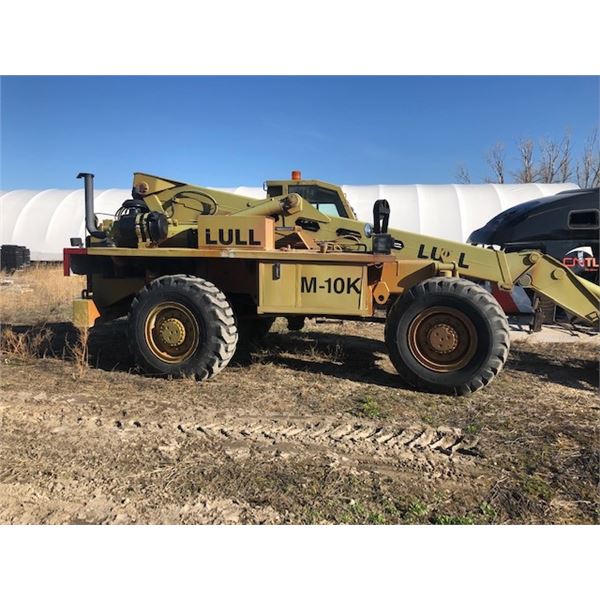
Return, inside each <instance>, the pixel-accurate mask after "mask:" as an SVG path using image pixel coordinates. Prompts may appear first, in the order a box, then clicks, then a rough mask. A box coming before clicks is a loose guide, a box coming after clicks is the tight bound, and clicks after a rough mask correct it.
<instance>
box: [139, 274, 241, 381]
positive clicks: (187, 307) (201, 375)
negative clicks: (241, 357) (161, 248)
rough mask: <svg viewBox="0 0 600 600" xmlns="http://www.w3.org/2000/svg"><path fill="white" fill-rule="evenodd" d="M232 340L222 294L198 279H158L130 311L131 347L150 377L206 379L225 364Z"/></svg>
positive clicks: (228, 310)
mask: <svg viewBox="0 0 600 600" xmlns="http://www.w3.org/2000/svg"><path fill="white" fill-rule="evenodd" d="M237 338H238V335H237V328H236V325H235V318H234V315H233V310H232V309H231V306H230V304H229V302H228V301H227V299H226V298H225V295H224V294H223V292H221V291H220V290H219V289H218V288H217V287H215V286H214V285H213V284H212V283H210V282H209V281H205V280H204V279H200V278H199V277H190V276H186V275H166V276H164V277H159V278H158V279H155V280H154V281H152V282H151V283H149V284H148V285H147V286H146V287H144V288H143V289H142V290H141V292H140V293H139V294H138V295H137V296H136V297H135V299H134V300H133V302H132V304H131V309H130V311H129V343H130V349H131V351H132V353H133V355H134V356H135V361H136V363H137V364H138V365H139V366H140V367H141V368H142V369H143V370H144V371H146V372H149V373H157V374H162V375H172V376H193V377H195V378H196V379H199V380H204V379H209V378H211V377H214V376H215V375H216V374H217V373H218V372H219V371H221V369H223V368H224V367H225V366H226V365H227V363H229V361H230V359H231V357H232V356H233V354H234V352H235V348H236V344H237Z"/></svg>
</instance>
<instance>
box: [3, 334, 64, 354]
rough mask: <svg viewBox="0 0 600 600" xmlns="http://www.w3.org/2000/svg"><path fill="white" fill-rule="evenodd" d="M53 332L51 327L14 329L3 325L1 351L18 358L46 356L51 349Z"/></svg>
mask: <svg viewBox="0 0 600 600" xmlns="http://www.w3.org/2000/svg"><path fill="white" fill-rule="evenodd" d="M52 337H53V333H52V331H51V330H50V329H46V328H38V329H29V330H27V331H24V332H18V331H14V330H13V328H12V327H3V328H2V331H0V352H1V353H2V354H3V355H6V354H8V355H10V356H13V357H17V358H38V357H40V358H44V357H46V356H47V355H48V354H49V352H50V350H51V343H52Z"/></svg>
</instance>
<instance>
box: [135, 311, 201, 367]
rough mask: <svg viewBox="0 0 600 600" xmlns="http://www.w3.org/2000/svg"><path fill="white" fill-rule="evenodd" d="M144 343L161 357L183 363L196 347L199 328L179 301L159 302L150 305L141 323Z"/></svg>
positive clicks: (172, 362) (191, 315)
mask: <svg viewBox="0 0 600 600" xmlns="http://www.w3.org/2000/svg"><path fill="white" fill-rule="evenodd" d="M144 336H145V338H146V343H147V344H148V347H149V348H150V350H151V351H152V353H153V354H154V355H155V356H157V357H158V358H159V359H160V360H162V361H164V362H166V363H171V364H178V363H182V362H185V361H186V360H187V359H188V358H189V357H190V356H192V354H193V353H194V352H195V351H196V349H197V348H198V344H199V342H200V329H199V326H198V321H197V320H196V318H195V317H194V315H193V314H192V312H191V311H190V310H189V309H188V308H187V307H186V306H184V305H183V304H179V303H178V302H161V303H160V304H157V305H156V306H154V307H152V309H151V310H150V312H149V313H148V317H147V318H146V323H145V326H144Z"/></svg>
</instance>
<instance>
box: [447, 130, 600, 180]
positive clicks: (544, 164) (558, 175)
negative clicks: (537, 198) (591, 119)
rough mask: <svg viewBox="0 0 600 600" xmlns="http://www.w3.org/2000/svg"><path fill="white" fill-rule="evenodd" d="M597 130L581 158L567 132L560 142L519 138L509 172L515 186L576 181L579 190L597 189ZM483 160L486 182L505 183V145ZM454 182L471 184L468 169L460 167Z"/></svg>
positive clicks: (599, 168) (498, 145) (599, 157)
mask: <svg viewBox="0 0 600 600" xmlns="http://www.w3.org/2000/svg"><path fill="white" fill-rule="evenodd" d="M599 138H600V135H599V132H598V128H595V129H594V130H593V131H592V133H591V135H590V136H588V138H587V139H586V142H585V145H584V148H583V155H582V156H581V157H580V158H577V157H574V156H573V145H572V143H571V133H570V132H569V131H568V130H567V131H566V132H565V134H564V135H563V136H562V138H561V139H559V140H558V141H557V139H551V138H545V139H543V140H541V141H540V142H539V144H536V143H535V142H534V141H533V140H532V139H530V138H522V139H521V140H519V142H518V143H517V150H518V164H517V165H516V166H517V168H516V170H515V171H512V172H511V173H510V175H511V179H512V181H514V182H515V183H537V182H540V183H557V182H560V183H565V182H568V181H572V180H573V179H576V180H577V183H578V185H579V186H580V187H582V188H585V187H598V186H600V143H599V141H600V140H599ZM485 160H486V162H487V164H488V165H489V167H490V168H491V171H492V175H491V176H489V177H486V178H485V179H484V181H485V182H486V183H505V182H506V180H507V167H506V165H507V159H506V152H505V146H504V144H503V143H501V142H498V143H496V144H494V145H493V146H492V147H491V148H490V149H489V150H488V151H487V153H486V154H485ZM456 180H457V182H459V183H471V176H470V173H469V170H468V167H467V166H466V165H464V164H462V163H461V164H459V166H458V170H457V174H456Z"/></svg>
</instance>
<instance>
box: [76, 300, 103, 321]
mask: <svg viewBox="0 0 600 600" xmlns="http://www.w3.org/2000/svg"><path fill="white" fill-rule="evenodd" d="M99 316H100V313H99V312H98V308H97V307H96V304H95V303H94V301H93V300H90V299H89V298H79V299H78V300H73V325H75V327H84V328H88V327H93V326H94V323H95V322H96V319H97V318H98V317H99Z"/></svg>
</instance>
